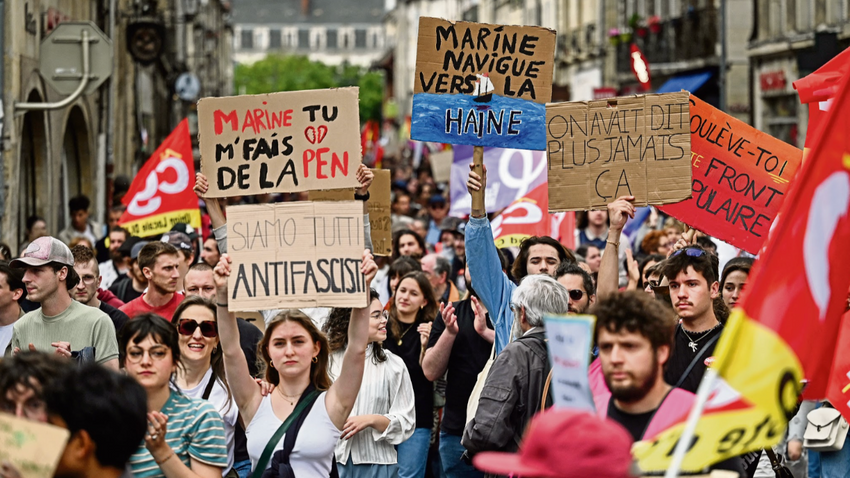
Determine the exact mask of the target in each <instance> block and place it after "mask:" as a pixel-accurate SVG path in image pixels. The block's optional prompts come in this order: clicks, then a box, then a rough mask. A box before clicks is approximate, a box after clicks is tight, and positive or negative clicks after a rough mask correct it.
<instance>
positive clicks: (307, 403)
mask: <svg viewBox="0 0 850 478" xmlns="http://www.w3.org/2000/svg"><path fill="white" fill-rule="evenodd" d="M318 396H319V391H318V390H315V389H313V390H310V391H309V392H307V391H306V390H305V394H304V395H302V396H301V399H300V400H299V401H298V405H296V406H295V409H294V410H292V413H290V414H289V416H288V417H286V420H284V421H283V423H281V424H280V426H279V427H278V428H277V431H275V432H274V435H272V437H271V439H270V440H269V442H268V443H266V447H265V448H264V449H263V453H262V454H261V455H260V459H259V461H257V467H256V468H254V472H253V473H251V478H261V477H262V476H263V473H264V472H265V470H266V467H267V466H268V464H269V460H270V459H271V457H272V452H273V451H274V448H275V446H277V443H278V442H279V441H280V439H281V437H283V434H284V433H286V430H288V429H289V427H290V426H292V424H293V423H294V422H295V420H296V419H298V417H299V416H301V414H302V412H303V411H304V410H305V409H307V408H308V407H312V406H313V402H315V401H316V397H318Z"/></svg>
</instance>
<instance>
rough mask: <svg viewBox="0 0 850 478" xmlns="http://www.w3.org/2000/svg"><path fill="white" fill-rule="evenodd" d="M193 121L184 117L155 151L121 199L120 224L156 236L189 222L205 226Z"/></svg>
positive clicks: (136, 234) (132, 230) (139, 233)
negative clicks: (198, 192)
mask: <svg viewBox="0 0 850 478" xmlns="http://www.w3.org/2000/svg"><path fill="white" fill-rule="evenodd" d="M194 186H195V161H194V159H193V157H192V138H191V137H190V136H189V121H188V120H185V119H184V120H183V121H181V122H180V124H178V125H177V127H176V128H174V131H172V132H171V134H169V135H168V137H167V138H165V141H163V142H162V144H161V145H159V148H157V149H156V151H154V152H153V154H152V155H151V157H150V158H149V159H148V161H147V162H146V163H145V165H144V166H143V167H142V169H141V170H139V173H138V174H137V175H136V177H135V179H133V183H132V184H131V185H130V189H129V190H128V191H127V194H125V195H124V197H123V198H122V199H121V202H122V203H124V205H125V206H127V209H126V210H125V211H124V214H122V215H121V219H119V220H118V224H119V225H120V226H121V227H123V228H124V229H127V230H128V231H129V232H130V234H131V235H134V236H143V237H144V236H153V235H157V234H163V233H165V232H168V231H170V230H171V228H172V227H174V225H175V224H178V223H185V224H189V225H191V226H192V227H194V228H196V229H197V228H200V227H201V211H200V209H198V197H197V196H195V192H194V191H193V190H192V188H194Z"/></svg>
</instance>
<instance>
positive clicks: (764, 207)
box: [659, 96, 803, 254]
mask: <svg viewBox="0 0 850 478" xmlns="http://www.w3.org/2000/svg"><path fill="white" fill-rule="evenodd" d="M690 102H691V118H690V132H691V157H690V161H691V164H692V167H693V198H691V199H688V200H686V201H682V202H680V203H677V204H669V205H666V206H662V207H660V208H659V209H661V210H662V211H664V212H665V213H667V214H670V215H671V216H673V217H675V218H677V219H679V220H681V221H684V222H686V223H687V224H689V225H691V226H693V227H695V228H696V229H699V230H700V231H703V232H705V233H706V234H709V235H711V236H713V237H716V238H718V239H720V240H723V241H726V242H728V243H729V244H732V245H733V246H735V247H739V248H741V249H744V250H745V251H747V252H750V253H752V254H756V253H758V252H759V249H761V246H762V244H763V243H764V240H765V239H766V238H767V232H768V231H769V230H770V225H771V224H772V223H773V220H774V218H776V213H778V212H779V208H780V206H782V201H783V200H784V199H785V193H786V192H787V191H788V187H789V185H790V182H791V180H792V179H793V178H794V175H795V174H796V173H797V170H798V169H799V168H800V164H801V162H802V158H803V152H802V151H800V150H799V149H797V148H795V147H793V146H791V145H790V144H788V143H785V142H784V141H780V140H778V139H776V138H774V137H772V136H770V135H769V134H767V133H763V132H761V131H759V130H757V129H755V128H753V127H752V126H749V125H747V124H746V123H743V122H742V121H739V120H737V119H735V118H734V117H732V116H730V115H727V114H726V113H724V112H722V111H720V110H718V109H717V108H714V107H713V106H711V105H709V104H708V103H705V102H704V101H702V100H700V99H699V98H697V97H695V96H691V98H690Z"/></svg>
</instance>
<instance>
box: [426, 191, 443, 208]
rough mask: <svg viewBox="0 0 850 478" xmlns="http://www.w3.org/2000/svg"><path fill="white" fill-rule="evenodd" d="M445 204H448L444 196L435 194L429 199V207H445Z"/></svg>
mask: <svg viewBox="0 0 850 478" xmlns="http://www.w3.org/2000/svg"><path fill="white" fill-rule="evenodd" d="M445 204H446V198H445V197H443V195H442V194H434V195H432V196H431V197H430V198H429V199H428V205H429V206H436V205H441V206H443V205H445Z"/></svg>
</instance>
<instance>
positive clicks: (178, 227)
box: [171, 222, 198, 246]
mask: <svg viewBox="0 0 850 478" xmlns="http://www.w3.org/2000/svg"><path fill="white" fill-rule="evenodd" d="M171 232H182V233H183V234H186V235H187V236H189V241H190V242H191V241H194V240H195V239H197V238H198V230H197V229H195V228H194V227H192V226H191V225H189V224H186V223H185V222H178V223H177V224H175V225H174V227H172V228H171ZM172 245H174V246H176V245H177V244H172Z"/></svg>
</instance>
